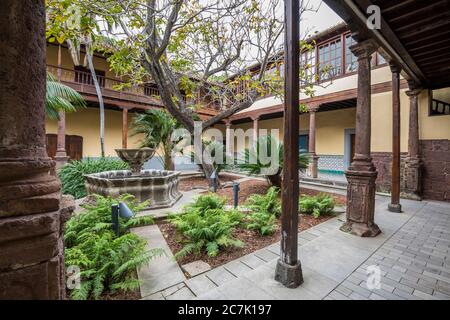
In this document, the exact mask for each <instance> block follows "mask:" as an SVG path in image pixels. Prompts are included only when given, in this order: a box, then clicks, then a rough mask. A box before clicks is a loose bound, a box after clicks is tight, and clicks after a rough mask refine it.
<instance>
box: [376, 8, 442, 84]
mask: <svg viewBox="0 0 450 320" xmlns="http://www.w3.org/2000/svg"><path fill="white" fill-rule="evenodd" d="M372 3H373V4H374V5H377V6H379V7H380V8H381V14H382V16H383V18H384V20H385V21H386V23H388V24H389V26H390V27H391V29H392V30H393V31H394V33H395V35H396V36H397V37H398V39H399V40H400V42H401V43H402V44H403V46H404V47H405V49H406V50H407V51H408V53H409V55H410V56H411V57H412V59H413V60H414V62H415V63H416V65H417V66H418V67H419V69H420V70H421V71H422V73H423V74H424V76H425V78H426V80H427V82H428V84H429V86H430V87H446V86H449V85H450V1H449V0H433V1H423V0H413V1H408V0H406V1H405V0H404V1H392V0H372Z"/></svg>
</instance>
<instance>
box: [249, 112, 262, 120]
mask: <svg viewBox="0 0 450 320" xmlns="http://www.w3.org/2000/svg"><path fill="white" fill-rule="evenodd" d="M260 117H261V116H260V115H259V114H258V115H255V116H251V119H252V120H253V121H259V119H260Z"/></svg>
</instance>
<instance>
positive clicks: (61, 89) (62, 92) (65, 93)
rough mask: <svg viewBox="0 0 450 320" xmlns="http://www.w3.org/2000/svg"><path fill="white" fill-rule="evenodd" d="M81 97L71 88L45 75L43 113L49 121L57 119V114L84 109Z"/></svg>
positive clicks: (48, 74)
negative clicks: (45, 88)
mask: <svg viewBox="0 0 450 320" xmlns="http://www.w3.org/2000/svg"><path fill="white" fill-rule="evenodd" d="M85 107H86V102H85V101H84V99H83V97H82V96H81V95H80V94H79V93H78V92H77V91H75V90H73V89H72V88H70V87H68V86H66V85H64V84H62V83H60V82H58V81H57V80H56V79H55V77H54V76H53V75H52V74H50V73H47V91H46V96H45V112H46V114H47V116H48V117H49V118H51V119H59V115H58V112H60V111H64V112H74V111H77V110H78V109H80V108H85Z"/></svg>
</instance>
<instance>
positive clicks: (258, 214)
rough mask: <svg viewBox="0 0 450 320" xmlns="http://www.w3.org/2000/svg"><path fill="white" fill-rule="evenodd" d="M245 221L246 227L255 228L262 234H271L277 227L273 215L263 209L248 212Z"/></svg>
mask: <svg viewBox="0 0 450 320" xmlns="http://www.w3.org/2000/svg"><path fill="white" fill-rule="evenodd" d="M247 221H248V222H247V229H250V230H255V231H257V232H259V233H260V234H261V235H262V236H268V235H271V234H273V233H274V232H275V230H276V228H277V225H276V221H277V218H276V217H275V215H274V214H271V213H269V212H265V211H255V212H252V213H250V214H249V216H248V218H247Z"/></svg>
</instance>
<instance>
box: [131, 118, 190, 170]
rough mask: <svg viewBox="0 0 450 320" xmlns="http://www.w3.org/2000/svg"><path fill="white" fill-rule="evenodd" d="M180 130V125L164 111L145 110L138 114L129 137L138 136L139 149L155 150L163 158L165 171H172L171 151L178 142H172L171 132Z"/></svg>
mask: <svg viewBox="0 0 450 320" xmlns="http://www.w3.org/2000/svg"><path fill="white" fill-rule="evenodd" d="M178 128H181V124H180V123H179V122H178V121H177V120H176V119H175V118H174V117H172V116H171V115H170V114H169V113H168V112H166V111H164V110H156V109H155V110H147V111H146V112H145V113H143V114H139V115H138V116H137V117H136V118H135V120H134V124H133V130H132V133H131V135H133V136H135V135H140V136H142V137H143V138H142V140H141V141H140V147H141V148H143V147H148V148H153V149H155V150H156V152H157V154H159V155H160V156H161V157H162V158H163V166H164V169H165V170H174V168H175V167H174V164H173V161H172V151H173V149H174V148H175V146H176V144H177V143H178V142H179V141H172V134H173V132H174V131H175V130H176V129H178Z"/></svg>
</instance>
